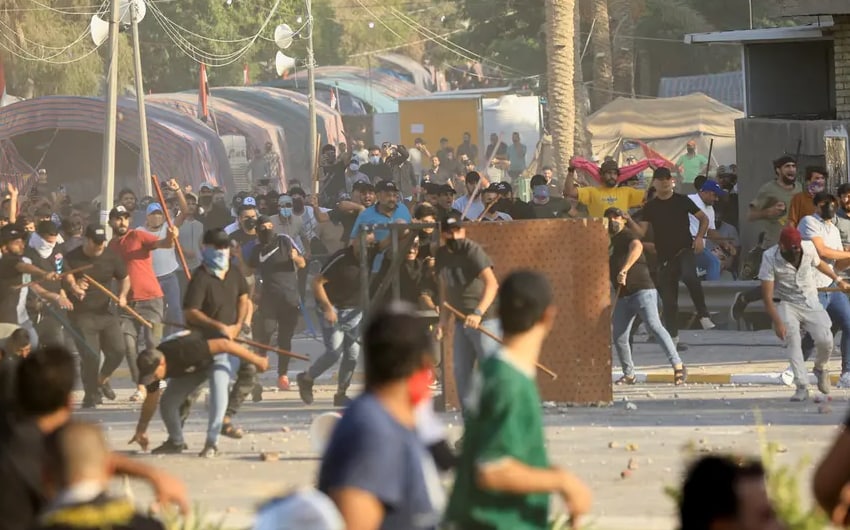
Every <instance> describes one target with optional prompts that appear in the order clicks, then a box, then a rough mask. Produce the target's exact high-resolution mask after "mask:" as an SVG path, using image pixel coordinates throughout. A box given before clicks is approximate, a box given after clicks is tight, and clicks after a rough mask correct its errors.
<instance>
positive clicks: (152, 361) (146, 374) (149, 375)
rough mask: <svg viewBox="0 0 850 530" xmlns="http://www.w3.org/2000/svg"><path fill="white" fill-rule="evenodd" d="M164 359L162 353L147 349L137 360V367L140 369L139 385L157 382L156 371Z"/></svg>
mask: <svg viewBox="0 0 850 530" xmlns="http://www.w3.org/2000/svg"><path fill="white" fill-rule="evenodd" d="M163 358H164V355H163V354H162V352H161V351H159V350H156V349H147V350H145V351H143V352H142V353H140V354H139V356H138V357H137V358H136V367H138V369H139V381H138V382H139V384H140V385H149V384H151V383H153V382H155V381H156V374H155V372H156V369H157V368H158V367H159V362H160V360H162V359H163Z"/></svg>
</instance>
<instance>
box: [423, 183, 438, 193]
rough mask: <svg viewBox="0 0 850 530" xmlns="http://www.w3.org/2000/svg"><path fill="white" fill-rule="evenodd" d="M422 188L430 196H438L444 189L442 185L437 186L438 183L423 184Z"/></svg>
mask: <svg viewBox="0 0 850 530" xmlns="http://www.w3.org/2000/svg"><path fill="white" fill-rule="evenodd" d="M422 187H423V188H424V189H425V193H427V194H428V195H437V194H438V193H440V190H441V189H442V188H443V186H442V184H437V183H436V182H426V183H424V184H422Z"/></svg>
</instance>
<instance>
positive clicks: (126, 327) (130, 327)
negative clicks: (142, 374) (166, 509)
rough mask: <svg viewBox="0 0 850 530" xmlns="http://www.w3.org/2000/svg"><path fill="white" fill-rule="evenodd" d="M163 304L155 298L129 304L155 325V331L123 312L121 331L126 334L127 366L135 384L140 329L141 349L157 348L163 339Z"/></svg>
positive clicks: (159, 299)
mask: <svg viewBox="0 0 850 530" xmlns="http://www.w3.org/2000/svg"><path fill="white" fill-rule="evenodd" d="M163 303H164V302H163V299H162V298H154V299H153V300H140V301H138V302H130V303H129V304H128V305H129V306H130V307H132V308H133V309H135V310H136V312H137V313H139V314H140V315H141V316H142V317H143V318H144V319H145V320H147V321H148V322H150V323H151V324H153V326H154V327H153V329H151V328H149V327H147V326H143V325H141V324H139V323H138V322H136V319H135V318H133V317H132V316H130V315H129V313H127V312H126V311H122V313H123V314H122V315H121V330H122V331H123V332H124V345H125V354H126V355H127V364H128V365H129V366H128V367H129V368H130V376H131V377H132V378H133V381H134V382H137V381H138V380H139V369H138V368H137V367H136V357H137V356H138V353H139V346H140V345H139V340H138V339H139V329H140V328H141V336H142V344H141V347H142V349H143V350H146V349H149V348H156V347H157V345H159V341H160V339H162V311H163Z"/></svg>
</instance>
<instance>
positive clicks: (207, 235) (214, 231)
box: [203, 228, 230, 248]
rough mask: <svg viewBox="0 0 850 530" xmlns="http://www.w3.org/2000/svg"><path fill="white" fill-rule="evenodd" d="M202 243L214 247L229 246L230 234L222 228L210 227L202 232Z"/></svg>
mask: <svg viewBox="0 0 850 530" xmlns="http://www.w3.org/2000/svg"><path fill="white" fill-rule="evenodd" d="M203 244H204V245H209V246H211V247H215V248H230V236H228V235H227V232H225V231H224V229H223V228H210V229H209V230H207V231H206V232H204V240H203Z"/></svg>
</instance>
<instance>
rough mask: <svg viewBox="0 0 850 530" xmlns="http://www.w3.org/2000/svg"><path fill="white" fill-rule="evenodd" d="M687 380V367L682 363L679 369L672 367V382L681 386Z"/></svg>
mask: <svg viewBox="0 0 850 530" xmlns="http://www.w3.org/2000/svg"><path fill="white" fill-rule="evenodd" d="M687 380H688V369H687V368H686V367H685V365H682V367H681V368H680V369H678V370H677V369H675V368H674V369H673V384H674V385H676V386H681V385H684V384H685V381H687Z"/></svg>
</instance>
